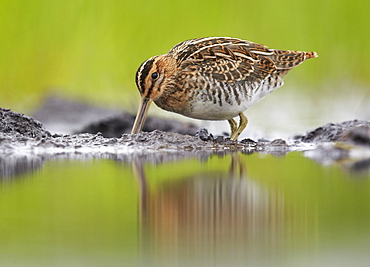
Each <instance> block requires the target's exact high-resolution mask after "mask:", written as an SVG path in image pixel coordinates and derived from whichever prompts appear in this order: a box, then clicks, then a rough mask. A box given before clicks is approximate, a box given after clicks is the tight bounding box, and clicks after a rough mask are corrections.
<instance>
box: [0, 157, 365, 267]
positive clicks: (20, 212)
mask: <svg viewBox="0 0 370 267" xmlns="http://www.w3.org/2000/svg"><path fill="white" fill-rule="evenodd" d="M176 159H177V160H176ZM4 162H5V163H6V164H5V163H4ZM0 163H1V169H2V171H1V172H0V173H1V175H2V180H1V195H0V210H1V213H0V214H1V227H0V233H1V234H0V264H1V265H2V266H9V265H27V266H40V265H44V266H50V265H53V266H55V265H60V266H66V265H68V266H82V265H88V266H101V265H103V264H105V265H109V266H129V265H130V266H132V265H148V266H154V265H158V266H224V265H228V266H238V265H240V266H245V265H247V264H248V265H253V264H254V265H258V266H328V265H333V266H349V265H351V266H366V264H367V263H368V261H369V260H370V256H369V253H368V250H369V247H370V227H369V223H370V179H369V176H368V173H363V172H354V171H351V169H348V168H346V167H345V166H346V165H340V164H334V165H332V166H326V167H323V166H322V165H319V164H317V163H316V162H314V161H313V160H311V159H308V158H306V157H303V155H302V152H291V153H288V154H287V155H286V156H273V155H267V154H259V153H253V154H250V155H248V154H242V153H236V154H224V155H211V156H209V155H202V156H197V157H194V156H193V157H191V156H190V157H186V158H183V159H179V157H178V156H172V155H171V154H163V153H162V154H159V153H158V154H153V155H152V156H151V157H147V158H146V159H145V160H143V159H142V158H140V157H132V158H131V159H130V158H124V159H122V158H119V157H107V156H102V157H100V158H99V157H95V158H92V157H91V158H90V157H88V156H86V155H85V156H84V155H78V154H74V155H63V154H62V155H59V156H58V155H56V156H54V157H50V158H46V157H38V156H34V157H32V156H27V157H26V156H24V157H22V156H17V157H13V158H12V157H11V156H9V157H8V158H7V160H6V161H4V159H3V162H0Z"/></svg>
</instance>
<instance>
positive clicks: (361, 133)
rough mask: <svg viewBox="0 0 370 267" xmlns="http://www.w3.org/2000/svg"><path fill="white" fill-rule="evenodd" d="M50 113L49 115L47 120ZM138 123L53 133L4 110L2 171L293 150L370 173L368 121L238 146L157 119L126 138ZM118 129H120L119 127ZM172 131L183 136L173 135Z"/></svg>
mask: <svg viewBox="0 0 370 267" xmlns="http://www.w3.org/2000/svg"><path fill="white" fill-rule="evenodd" d="M77 110H78V109H77ZM90 111H91V112H93V111H92V110H91V109H90ZM100 111H101V110H100ZM59 112H60V110H59ZM65 112H67V111H65ZM47 113H48V112H46V111H45V112H44V115H43V116H45V114H47ZM62 113H63V112H62ZM72 113H73V112H72ZM40 114H41V113H38V115H37V117H39V118H43V120H45V118H46V117H43V116H41V115H40ZM49 114H50V118H49V120H51V121H52V120H53V119H56V117H55V114H54V115H53V112H49ZM90 115H91V114H90ZM90 115H89V116H90ZM58 116H60V114H59V115H58ZM64 117H65V116H64ZM72 117H74V116H72ZM82 117H84V116H82ZM65 118H66V117H65ZM84 119H86V117H84ZM75 120H76V119H75ZM133 120H134V116H132V115H130V114H123V115H122V113H119V114H110V115H109V116H108V117H104V116H103V118H102V119H101V121H90V122H89V124H85V125H81V129H79V130H78V129H76V132H84V131H88V129H89V130H90V131H91V132H95V133H76V134H52V133H50V132H49V131H48V129H47V128H45V127H44V126H43V124H42V123H41V122H39V121H37V120H35V119H34V118H31V117H29V116H25V115H23V114H20V113H17V112H14V111H11V110H9V109H2V108H0V169H3V168H2V166H5V165H6V166H7V170H8V171H9V164H10V163H11V164H13V165H14V170H17V171H19V170H22V169H25V170H26V169H28V168H37V166H40V165H42V163H41V162H43V160H44V159H48V158H55V157H59V158H60V157H64V158H66V157H67V158H68V157H74V158H75V157H78V158H86V157H87V158H91V157H95V158H112V159H115V160H119V161H127V162H130V161H132V160H141V161H143V160H144V161H150V162H154V163H155V162H158V161H168V160H177V159H180V158H184V157H194V156H195V157H197V156H198V157H201V158H202V157H208V156H209V155H212V154H215V153H221V154H225V153H230V152H242V153H248V154H249V153H255V152H260V153H270V154H273V155H278V156H279V155H285V154H286V153H288V152H290V151H303V152H304V155H305V156H306V157H309V158H312V159H313V160H315V161H317V162H319V163H322V164H332V163H334V162H338V161H343V160H344V159H355V160H353V162H352V163H350V164H354V165H353V166H352V165H351V166H350V167H351V168H352V167H354V168H357V169H360V170H363V169H365V170H368V169H369V168H370V122H367V121H358V120H352V121H346V122H342V123H337V124H334V123H328V124H326V125H323V126H320V127H318V128H316V129H313V130H310V131H308V132H306V133H304V134H302V135H299V136H293V137H292V138H289V139H288V140H282V139H276V140H264V139H260V140H251V139H242V140H239V141H237V142H235V141H230V139H229V138H227V137H225V136H213V135H212V134H210V133H208V131H207V130H206V129H197V128H196V126H194V125H189V124H181V123H180V122H176V124H175V123H174V122H173V121H168V120H161V119H158V118H155V119H154V118H153V125H152V126H151V127H153V128H157V129H156V130H154V131H150V132H141V133H139V134H136V135H132V134H128V133H122V132H121V130H122V129H123V128H124V129H126V130H125V131H123V132H127V131H129V129H131V126H132V123H133ZM76 121H77V120H76ZM76 121H75V122H76ZM75 122H74V124H75ZM67 124H68V123H67ZM117 124H118V125H120V126H119V127H117ZM148 125H151V124H150V123H149V124H148ZM169 125H171V127H169ZM169 128H170V131H178V132H180V133H176V132H170V131H168V130H169ZM107 129H109V130H107ZM96 132H98V133H96ZM101 132H104V133H105V135H107V136H108V137H107V136H104V134H102V133H101ZM109 136H118V137H109ZM29 158H32V160H31V161H30V160H29ZM19 166H21V168H19ZM22 166H23V167H22ZM10 169H11V168H10ZM10 172H11V171H10ZM3 176H4V173H3Z"/></svg>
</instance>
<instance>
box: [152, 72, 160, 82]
mask: <svg viewBox="0 0 370 267" xmlns="http://www.w3.org/2000/svg"><path fill="white" fill-rule="evenodd" d="M158 77H159V74H158V72H153V73H152V79H153V80H155V79H157V78H158Z"/></svg>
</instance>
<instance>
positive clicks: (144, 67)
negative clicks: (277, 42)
mask: <svg viewBox="0 0 370 267" xmlns="http://www.w3.org/2000/svg"><path fill="white" fill-rule="evenodd" d="M314 57H317V53H316V52H302V51H291V50H276V49H269V48H267V47H266V46H264V45H261V44H256V43H253V42H250V41H245V40H241V39H236V38H229V37H208V38H197V39H192V40H187V41H184V42H182V43H179V44H177V45H175V46H174V47H173V48H172V49H171V50H170V51H169V52H168V53H167V54H165V55H159V56H154V57H151V58H149V59H148V60H146V61H144V63H142V64H141V66H140V67H139V69H138V71H137V72H136V85H137V87H138V89H139V91H140V94H141V102H140V107H139V110H138V113H137V116H136V120H135V123H134V126H133V128H132V133H138V132H139V131H141V129H142V127H143V125H144V122H145V118H146V115H147V112H148V109H149V106H150V104H151V102H152V101H154V103H156V105H157V106H158V107H160V108H162V109H164V110H167V111H172V112H175V113H179V114H182V115H184V116H187V117H191V118H195V119H201V120H228V122H229V124H230V127H231V136H230V139H231V140H236V139H237V138H238V136H239V135H240V134H241V132H242V131H243V130H244V129H245V127H246V126H247V123H248V119H247V118H246V117H245V115H244V114H243V112H244V111H245V110H247V109H248V108H249V107H251V106H252V105H254V104H255V103H257V102H258V101H259V100H260V99H262V98H263V97H264V96H266V95H267V94H269V93H271V92H272V91H273V90H275V89H276V88H278V87H280V86H282V85H283V77H284V75H286V74H287V73H288V72H289V71H290V70H291V69H292V68H294V67H295V66H298V65H299V64H300V63H302V62H303V61H305V60H306V59H309V58H314ZM238 115H239V117H240V122H239V125H238V124H237V122H236V121H235V120H234V119H233V118H234V117H236V116H238Z"/></svg>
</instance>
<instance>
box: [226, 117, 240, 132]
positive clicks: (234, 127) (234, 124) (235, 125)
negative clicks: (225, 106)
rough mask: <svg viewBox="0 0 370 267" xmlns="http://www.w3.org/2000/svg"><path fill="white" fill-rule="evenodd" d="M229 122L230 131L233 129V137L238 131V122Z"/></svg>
mask: <svg viewBox="0 0 370 267" xmlns="http://www.w3.org/2000/svg"><path fill="white" fill-rule="evenodd" d="M227 121H228V122H229V124H230V129H231V133H230V136H232V135H233V134H234V133H235V131H236V130H237V129H238V124H237V123H236V121H235V120H234V119H233V118H231V119H228V120H227Z"/></svg>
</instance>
